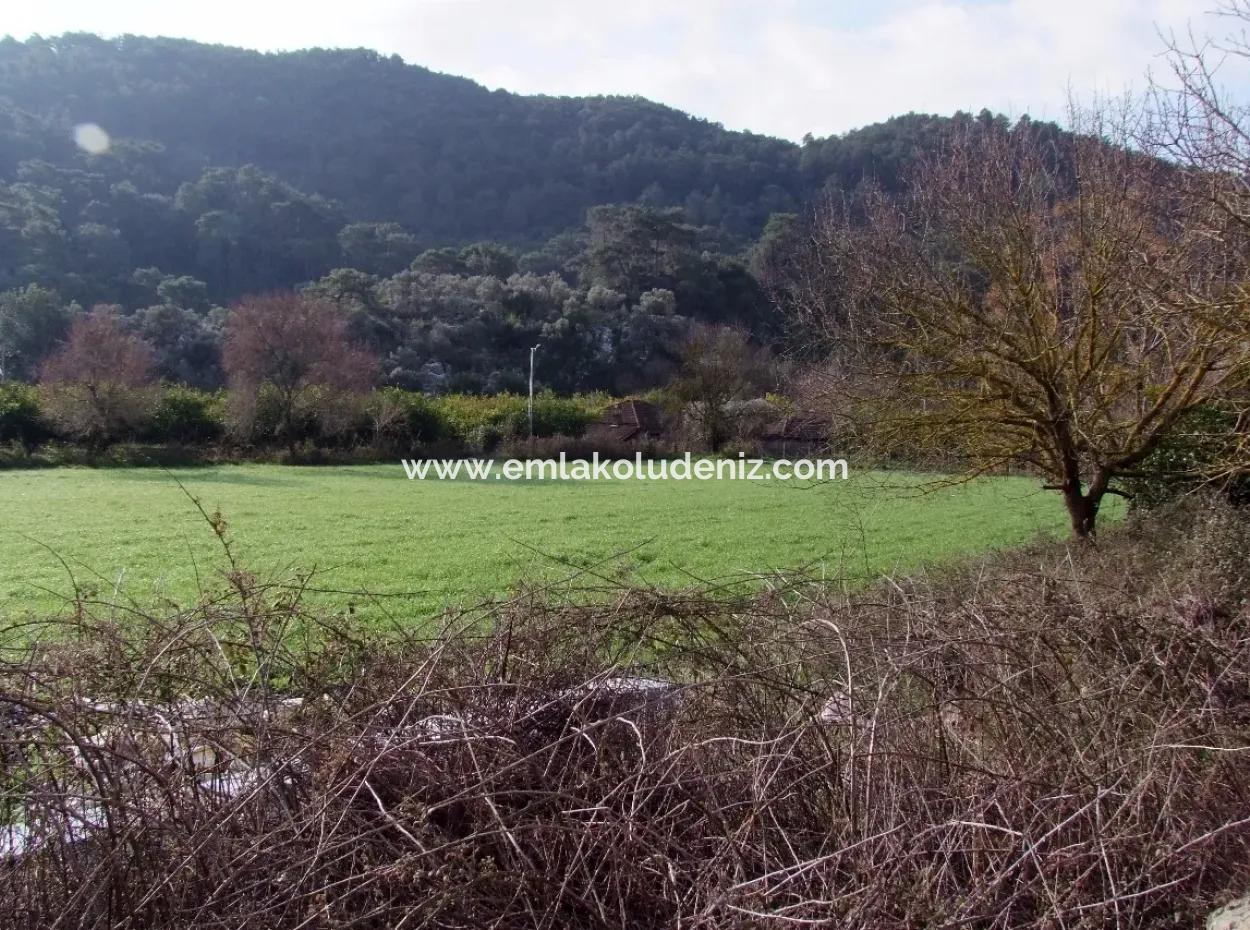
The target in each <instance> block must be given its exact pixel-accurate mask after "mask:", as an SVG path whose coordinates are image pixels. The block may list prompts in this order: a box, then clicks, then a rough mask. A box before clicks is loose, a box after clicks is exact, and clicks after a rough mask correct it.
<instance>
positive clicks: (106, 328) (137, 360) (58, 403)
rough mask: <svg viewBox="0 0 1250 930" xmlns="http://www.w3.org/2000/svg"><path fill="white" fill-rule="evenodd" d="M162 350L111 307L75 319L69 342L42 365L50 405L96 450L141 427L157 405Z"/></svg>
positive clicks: (57, 418)
mask: <svg viewBox="0 0 1250 930" xmlns="http://www.w3.org/2000/svg"><path fill="white" fill-rule="evenodd" d="M155 364H156V356H155V353H154V351H153V349H152V346H151V345H150V344H149V343H147V342H145V341H144V340H142V339H140V338H139V337H137V336H134V335H132V334H130V333H128V332H126V330H125V328H124V327H123V326H122V322H121V320H120V319H119V318H118V316H117V314H116V312H115V311H114V310H113V308H111V307H106V306H99V307H96V308H95V309H94V310H92V311H91V312H90V313H89V314H87V315H86V316H83V317H79V318H78V319H76V320H74V322H73V323H72V324H71V325H70V328H69V333H68V335H67V337H66V341H65V344H64V345H63V346H62V347H61V348H60V349H59V350H58V351H57V352H55V353H54V354H53V355H51V356H49V357H48V358H47V359H46V360H45V361H44V363H43V365H42V366H41V368H40V381H41V382H42V384H43V394H44V409H45V411H46V412H47V414H48V415H49V417H51V419H52V420H53V422H54V423H55V424H56V426H57V428H58V429H59V430H60V432H61V433H63V434H64V435H66V436H68V437H70V438H72V439H76V440H78V441H80V442H82V443H83V445H85V446H86V447H87V449H88V451H89V452H90V453H91V454H92V455H96V454H98V453H100V452H102V451H104V449H106V448H107V447H108V446H109V445H111V444H112V443H114V442H116V441H118V440H119V439H121V438H123V437H124V436H125V435H126V434H128V433H131V432H133V431H134V430H135V429H137V428H138V427H139V426H140V425H141V424H142V422H143V421H144V419H145V418H146V417H147V416H148V414H149V413H150V411H151V408H152V403H153V400H154V397H153V392H152V385H153V382H154V379H155V376H154V371H155Z"/></svg>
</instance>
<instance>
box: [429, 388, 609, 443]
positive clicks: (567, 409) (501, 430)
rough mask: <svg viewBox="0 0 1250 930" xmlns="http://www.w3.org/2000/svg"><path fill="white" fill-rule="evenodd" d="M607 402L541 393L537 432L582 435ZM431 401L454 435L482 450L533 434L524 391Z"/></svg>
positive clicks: (537, 404) (537, 401) (599, 398)
mask: <svg viewBox="0 0 1250 930" xmlns="http://www.w3.org/2000/svg"><path fill="white" fill-rule="evenodd" d="M605 402H606V401H605V398H603V397H602V396H599V395H578V396H574V397H559V396H557V395H555V394H553V393H550V392H543V393H542V394H538V395H536V396H535V397H534V435H535V436H555V435H564V436H580V435H581V434H582V433H584V432H585V431H586V427H587V426H588V425H590V423H591V422H593V421H594V419H595V417H596V416H598V414H599V412H600V411H601V410H602V409H603V406H604V405H605ZM431 403H432V404H433V405H434V407H435V409H436V410H438V411H439V412H440V413H441V415H442V416H443V418H444V420H445V421H446V423H447V424H448V426H449V428H450V431H451V434H452V435H453V436H454V437H455V438H456V439H459V440H460V441H461V442H463V443H464V444H465V445H466V446H468V447H470V448H472V449H476V450H479V451H480V450H482V449H483V448H485V447H486V446H490V445H491V443H490V440H492V439H493V440H494V441H495V442H496V443H497V442H498V441H500V440H503V439H507V438H513V437H525V436H528V435H529V408H528V400H527V398H526V397H523V396H522V395H520V394H445V395H442V396H439V397H434V398H431ZM484 440H486V441H485V442H484ZM491 448H493V446H491Z"/></svg>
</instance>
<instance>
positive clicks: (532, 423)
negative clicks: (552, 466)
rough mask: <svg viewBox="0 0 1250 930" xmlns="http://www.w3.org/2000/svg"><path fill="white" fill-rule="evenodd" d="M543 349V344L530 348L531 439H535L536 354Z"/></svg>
mask: <svg viewBox="0 0 1250 930" xmlns="http://www.w3.org/2000/svg"><path fill="white" fill-rule="evenodd" d="M540 348H542V343H541V342H540V343H538V345H536V346H532V347H531V348H530V404H529V414H530V439H533V438H534V353H535V352H537V351H538V350H539V349H540Z"/></svg>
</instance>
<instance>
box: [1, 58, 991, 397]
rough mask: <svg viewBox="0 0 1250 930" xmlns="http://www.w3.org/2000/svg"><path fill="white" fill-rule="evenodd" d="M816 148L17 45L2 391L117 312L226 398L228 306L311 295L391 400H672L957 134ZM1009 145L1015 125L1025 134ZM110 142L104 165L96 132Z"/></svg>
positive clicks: (612, 110)
mask: <svg viewBox="0 0 1250 930" xmlns="http://www.w3.org/2000/svg"><path fill="white" fill-rule="evenodd" d="M974 119H976V120H991V119H996V118H994V117H991V116H989V115H988V114H982V115H980V116H978V117H972V116H967V115H961V116H956V117H954V118H939V117H929V116H918V115H908V116H903V117H899V118H896V119H894V120H891V121H889V122H887V123H884V124H880V125H877V126H872V127H868V128H865V129H863V130H859V131H856V132H853V133H850V134H847V135H845V136H840V137H834V138H828V139H821V140H815V139H808V140H805V141H804V143H803V144H802V145H797V144H793V143H790V142H786V141H782V140H778V139H772V138H768V137H764V136H759V135H753V134H750V133H742V132H730V131H727V130H725V129H724V128H723V127H721V126H719V125H717V124H714V123H710V122H707V121H704V120H700V119H696V118H693V117H690V116H687V115H686V114H683V113H681V112H678V111H676V110H673V109H671V108H668V107H664V106H661V105H658V104H655V103H651V102H649V101H646V100H643V99H640V98H619V97H617V98H602V97H600V98H553V97H531V96H519V95H516V94H511V93H507V92H504V91H495V92H491V91H488V90H486V89H485V88H483V87H481V86H479V85H477V84H475V83H473V82H472V81H469V80H466V79H462V78H457V77H451V76H448V75H443V74H437V73H434V72H431V71H429V70H427V69H424V68H421V67H417V66H413V65H407V64H405V63H404V62H402V61H401V60H400V59H399V58H397V57H394V56H392V57H385V56H382V55H379V54H377V53H374V52H369V51H365V50H356V51H326V50H311V51H303V52H296V53H283V54H262V53H259V52H253V51H246V50H242V49H234V48H226V47H222V46H212V45H203V44H198V43H194V42H189V41H183V40H172V39H148V38H139V37H134V36H126V37H122V38H118V39H115V40H105V39H101V38H98V37H96V36H91V35H66V36H62V37H59V38H54V39H44V38H38V37H36V38H32V39H30V40H28V41H25V42H21V41H17V40H14V39H12V38H6V39H4V40H0V292H3V293H0V377H3V378H20V379H31V378H33V377H35V375H36V371H37V365H38V363H39V361H40V360H41V358H43V357H45V356H46V354H47V353H48V351H49V350H50V349H51V348H52V347H53V346H55V345H56V344H57V343H58V342H59V341H60V340H61V339H62V338H63V336H64V332H65V329H66V327H67V325H68V322H69V320H70V319H72V318H73V316H74V315H75V314H77V313H79V312H81V311H82V310H83V309H85V308H89V307H91V306H93V305H96V304H100V303H106V304H113V305H116V306H117V307H119V308H120V311H121V313H122V314H123V315H124V316H125V317H126V319H127V320H128V321H129V325H130V326H131V327H132V329H133V330H134V331H135V332H136V333H137V334H138V335H140V336H142V337H143V338H145V339H146V340H148V341H149V342H151V343H152V344H153V345H154V346H155V348H156V350H157V353H158V356H159V360H160V369H161V374H162V375H163V376H164V377H166V378H169V379H171V380H178V381H184V382H187V383H190V384H194V385H199V386H214V385H216V384H218V383H220V381H221V373H220V368H219V361H218V360H219V343H220V331H221V323H222V318H223V316H224V310H223V309H222V308H223V307H224V306H226V305H228V304H230V303H231V302H233V301H235V300H237V299H238V298H240V297H242V296H244V295H247V294H253V293H263V292H269V291H275V290H281V289H290V288H296V287H311V288H312V289H313V290H314V291H315V292H316V293H317V294H319V295H321V296H323V297H325V298H327V299H330V300H333V301H335V302H336V303H339V304H340V305H342V306H343V307H345V308H346V309H347V310H348V311H350V313H351V314H352V328H353V331H354V332H355V333H356V334H357V336H358V337H359V338H360V339H361V340H362V341H364V342H366V343H367V344H368V346H369V347H370V348H371V349H372V350H374V351H375V352H376V353H377V354H378V355H379V357H381V358H382V359H383V368H384V370H383V372H382V375H383V379H384V380H385V381H386V382H387V383H391V384H395V385H399V386H405V387H412V388H420V389H422V390H427V391H439V390H451V389H458V390H471V391H476V390H482V391H491V390H504V389H508V388H515V387H518V386H519V385H520V383H521V378H522V370H523V368H524V365H525V364H526V362H527V356H526V352H525V349H526V348H527V347H528V346H530V345H532V344H533V343H535V342H539V341H541V342H543V343H544V345H545V346H547V351H546V352H544V353H543V355H542V357H541V358H540V371H539V377H540V379H541V380H542V382H543V383H544V384H545V385H547V386H549V387H552V388H555V389H557V390H585V389H608V390H616V391H627V390H633V389H637V388H640V387H645V386H648V385H652V384H658V383H662V382H663V381H664V380H665V379H666V378H667V377H668V376H669V375H670V374H671V372H672V370H673V366H674V364H675V357H674V352H675V349H676V347H677V346H678V345H679V344H680V342H681V338H682V334H683V333H684V332H686V330H687V329H688V327H689V326H690V325H692V324H693V323H694V322H696V321H697V322H708V323H717V324H731V325H737V326H740V327H742V328H744V329H746V330H748V331H749V332H751V333H753V334H754V335H755V336H756V337H757V338H759V339H760V340H762V341H773V340H775V339H776V338H777V336H778V335H779V332H780V328H779V326H778V324H777V322H776V320H775V319H774V316H773V313H772V310H771V308H770V306H769V304H768V302H767V300H766V299H765V297H764V294H763V291H762V289H761V286H760V282H759V278H760V277H761V274H762V272H763V270H764V269H765V268H766V266H767V264H768V262H769V260H770V254H771V253H775V252H776V250H777V249H778V248H779V247H784V243H785V239H786V236H787V235H788V234H789V231H790V230H791V229H792V227H793V218H794V217H795V216H796V215H798V214H802V213H803V212H804V211H805V210H806V209H807V208H808V206H809V205H810V204H812V203H813V202H815V201H816V200H818V199H819V198H820V197H821V196H822V194H823V193H824V192H826V191H830V190H832V191H852V190H855V189H856V188H857V187H859V185H861V184H862V183H863V182H864V181H866V180H871V181H874V182H876V183H878V184H880V185H881V186H883V187H885V188H886V189H894V188H897V187H898V186H899V184H900V174H901V172H902V171H903V170H904V169H905V166H906V164H907V162H908V160H909V158H910V157H911V156H912V155H913V154H914V153H915V152H916V151H917V150H921V149H925V148H928V147H931V146H932V145H933V144H934V143H935V140H937V139H938V138H939V137H941V136H942V134H943V133H944V132H945V131H946V130H947V129H949V127H950V125H951V123H952V120H953V121H955V122H959V121H964V122H967V121H970V120H974ZM998 119H1001V118H998ZM83 123H92V124H97V125H99V126H100V127H102V128H103V129H104V130H105V131H106V132H107V133H108V135H109V137H110V141H111V144H110V145H109V147H108V149H107V151H105V152H102V153H100V154H89V153H87V152H85V151H83V150H82V149H80V148H79V147H78V146H77V145H76V144H75V142H74V137H73V130H74V127H75V126H77V125H79V124H83Z"/></svg>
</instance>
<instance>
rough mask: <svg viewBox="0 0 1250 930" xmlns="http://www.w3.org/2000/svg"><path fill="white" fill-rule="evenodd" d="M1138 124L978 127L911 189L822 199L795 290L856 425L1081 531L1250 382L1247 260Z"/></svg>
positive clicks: (921, 172) (958, 138)
mask: <svg viewBox="0 0 1250 930" xmlns="http://www.w3.org/2000/svg"><path fill="white" fill-rule="evenodd" d="M1123 116H1124V114H1121V118H1117V119H1116V120H1115V126H1116V127H1118V128H1116V129H1115V131H1114V132H1113V131H1112V130H1111V126H1110V123H1109V121H1108V120H1107V119H1104V118H1103V116H1101V115H1099V114H1094V115H1093V116H1092V117H1088V118H1087V119H1086V120H1085V121H1084V122H1083V123H1080V124H1078V125H1077V127H1076V128H1077V132H1076V133H1074V134H1072V135H1058V136H1055V135H1054V134H1051V133H1046V132H1044V131H1042V130H1041V129H1040V128H1039V127H1037V126H1035V125H1033V124H1029V123H1027V122H1024V123H1022V124H1020V125H1019V126H1017V127H1016V128H1014V129H1009V128H1006V127H1003V126H1000V125H995V124H985V123H973V124H969V125H968V126H966V127H964V128H963V129H961V130H958V131H956V132H955V133H954V134H952V136H951V138H950V139H949V140H948V142H947V143H946V144H945V145H944V146H943V148H942V149H941V151H940V152H939V153H937V154H935V155H932V156H930V157H926V158H923V159H921V161H920V162H919V164H918V165H917V166H916V168H915V169H914V171H913V172H912V175H911V177H910V183H909V190H908V192H907V193H906V194H905V195H903V196H901V197H899V198H890V197H887V196H885V195H883V194H880V193H869V194H868V195H866V196H865V197H864V198H862V200H858V201H856V203H855V205H854V207H853V208H852V207H848V206H846V205H844V204H837V203H831V204H830V205H828V207H827V208H826V209H825V210H823V211H822V213H821V214H820V216H819V217H818V219H817V221H816V223H815V227H814V230H813V235H812V237H811V241H810V246H809V247H808V249H807V252H806V254H805V256H804V260H803V261H802V262H799V263H798V264H797V268H798V270H797V274H798V276H799V280H798V281H797V283H795V284H793V285H791V286H790V287H789V288H788V289H787V294H788V295H789V296H790V308H791V311H792V313H793V314H794V315H795V316H796V317H797V318H798V319H799V320H800V321H801V322H802V323H804V324H805V325H806V327H807V328H808V331H809V332H811V333H812V334H814V335H815V337H816V338H817V339H819V340H821V341H822V342H823V343H824V344H825V345H826V346H827V348H828V349H829V350H830V355H831V359H832V361H831V365H832V367H833V368H834V370H835V371H836V373H837V375H838V377H839V379H840V381H839V383H840V384H841V385H842V389H843V390H844V392H845V393H846V396H847V398H848V400H847V404H846V408H847V409H848V410H849V411H851V414H852V416H853V417H854V418H855V419H856V420H857V421H858V427H859V430H860V432H861V433H863V434H865V435H868V436H871V437H874V438H875V439H876V441H878V442H882V443H883V444H887V445H889V444H903V443H906V444H911V445H914V444H915V443H921V444H923V445H924V446H925V447H926V448H930V449H940V450H942V451H943V452H944V453H947V454H948V455H951V456H955V457H958V458H959V459H961V460H962V461H964V462H965V464H966V466H967V469H968V473H969V474H977V473H980V472H982V471H984V470H987V469H990V468H994V467H998V466H1004V465H1011V466H1025V467H1029V468H1031V469H1033V470H1035V471H1037V472H1039V473H1040V474H1041V475H1042V476H1044V479H1045V480H1046V482H1047V486H1048V487H1050V488H1053V489H1055V490H1057V491H1059V493H1060V494H1061V495H1062V498H1063V502H1064V504H1065V506H1066V508H1067V511H1068V513H1069V516H1070V520H1071V526H1072V530H1073V532H1074V534H1076V535H1077V536H1088V535H1090V534H1092V533H1093V532H1094V529H1095V525H1096V520H1097V515H1098V510H1099V506H1100V505H1101V503H1102V501H1103V499H1104V498H1105V496H1106V495H1107V494H1115V493H1123V492H1122V491H1121V490H1120V489H1119V488H1117V487H1116V484H1115V482H1116V481H1117V479H1122V478H1125V477H1128V476H1131V475H1133V474H1135V473H1136V471H1137V470H1138V469H1140V468H1141V467H1142V465H1143V463H1144V462H1145V461H1146V460H1147V459H1148V458H1149V457H1150V455H1151V453H1152V452H1153V451H1154V450H1155V449H1156V448H1157V447H1158V446H1159V444H1160V443H1161V442H1162V441H1163V440H1164V439H1165V438H1166V437H1167V436H1168V435H1169V433H1170V432H1171V431H1173V430H1174V429H1175V428H1176V426H1177V423H1178V421H1180V420H1181V419H1182V418H1184V417H1185V416H1186V415H1187V414H1188V413H1189V412H1190V411H1193V410H1194V409H1196V408H1198V407H1200V406H1202V405H1204V404H1207V403H1210V402H1211V401H1213V400H1215V399H1225V398H1229V397H1230V396H1232V395H1234V394H1235V393H1236V391H1237V390H1238V389H1240V388H1242V387H1243V386H1244V385H1245V384H1246V381H1247V377H1248V374H1250V343H1248V342H1247V340H1246V332H1247V328H1246V321H1247V318H1248V316H1250V312H1248V310H1247V302H1248V297H1247V294H1246V291H1245V289H1244V286H1243V282H1244V281H1245V262H1246V253H1245V251H1244V250H1241V249H1239V248H1238V247H1237V245H1236V244H1235V243H1233V242H1232V241H1231V240H1227V239H1224V240H1221V239H1212V238H1210V237H1209V236H1206V235H1204V234H1203V231H1202V229H1201V228H1200V227H1201V224H1200V223H1197V222H1195V217H1194V216H1193V211H1194V204H1193V202H1192V200H1191V199H1189V198H1187V197H1186V196H1185V186H1186V184H1187V183H1188V181H1187V177H1186V173H1185V172H1183V171H1181V170H1178V169H1177V168H1176V167H1175V166H1174V165H1172V164H1170V163H1167V162H1164V161H1161V160H1159V159H1156V158H1152V157H1149V156H1148V155H1145V154H1143V153H1141V152H1140V151H1137V150H1134V149H1132V148H1130V147H1129V146H1128V145H1126V144H1125V142H1126V139H1127V135H1126V133H1125V131H1124V129H1123V127H1124V126H1126V125H1127V123H1126V122H1125V121H1124V120H1123V118H1122V117H1123Z"/></svg>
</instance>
